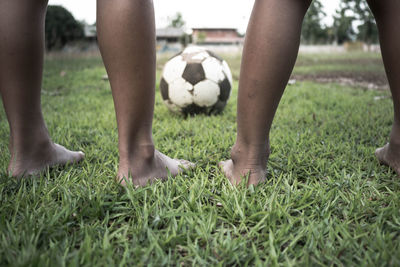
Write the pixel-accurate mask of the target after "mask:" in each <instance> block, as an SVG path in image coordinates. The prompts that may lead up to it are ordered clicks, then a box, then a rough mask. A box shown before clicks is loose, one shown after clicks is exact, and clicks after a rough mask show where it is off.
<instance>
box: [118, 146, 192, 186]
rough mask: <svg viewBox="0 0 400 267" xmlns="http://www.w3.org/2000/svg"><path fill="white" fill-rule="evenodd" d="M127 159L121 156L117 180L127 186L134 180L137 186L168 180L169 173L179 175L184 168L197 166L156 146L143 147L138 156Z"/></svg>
mask: <svg viewBox="0 0 400 267" xmlns="http://www.w3.org/2000/svg"><path fill="white" fill-rule="evenodd" d="M129 158H131V159H125V158H122V157H121V161H120V166H119V170H118V176H117V180H118V182H120V183H121V185H123V186H126V185H127V183H129V182H132V183H133V185H135V186H137V187H138V186H146V185H147V184H149V183H151V182H154V181H156V180H166V179H167V178H168V175H169V174H171V176H173V177H174V176H177V175H178V174H180V173H182V172H183V171H184V170H187V169H192V168H194V167H195V164H194V163H191V162H189V161H187V160H178V159H171V158H170V157H168V156H166V155H164V154H163V153H161V152H159V151H158V150H156V149H154V146H148V147H142V148H140V149H139V151H138V152H137V153H136V156H131V157H129Z"/></svg>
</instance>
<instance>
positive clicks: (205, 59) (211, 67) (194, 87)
mask: <svg viewBox="0 0 400 267" xmlns="http://www.w3.org/2000/svg"><path fill="white" fill-rule="evenodd" d="M160 91H161V96H162V98H163V100H164V103H165V104H166V105H167V107H168V108H169V109H170V110H171V111H173V112H178V113H182V114H185V115H187V114H197V113H205V114H218V113H220V112H221V111H222V110H223V109H224V107H225V106H226V104H227V102H228V99H229V97H230V95H231V91H232V73H231V70H230V69H229V66H228V64H227V63H226V61H225V60H223V59H222V58H220V57H218V56H217V55H216V54H214V53H213V52H211V51H208V50H205V49H203V48H201V47H196V46H191V47H188V48H186V49H185V50H183V51H182V52H181V53H179V54H178V55H176V56H174V57H173V58H171V59H170V60H169V61H168V62H167V63H166V64H165V67H164V70H163V73H162V77H161V81H160Z"/></svg>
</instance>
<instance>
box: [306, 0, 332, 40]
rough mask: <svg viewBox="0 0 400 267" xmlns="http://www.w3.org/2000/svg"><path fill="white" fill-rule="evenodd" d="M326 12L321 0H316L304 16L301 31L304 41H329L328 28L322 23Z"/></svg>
mask: <svg viewBox="0 0 400 267" xmlns="http://www.w3.org/2000/svg"><path fill="white" fill-rule="evenodd" d="M325 16H326V13H325V12H324V11H323V5H322V4H321V2H320V0H314V1H313V2H312V4H311V6H310V8H309V10H308V12H307V14H306V16H305V18H304V21H303V28H302V31H301V40H302V42H303V43H311V44H317V43H327V42H329V39H330V38H329V31H328V28H327V27H325V26H324V25H323V24H322V20H323V18H324V17H325Z"/></svg>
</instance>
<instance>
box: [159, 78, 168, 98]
mask: <svg viewBox="0 0 400 267" xmlns="http://www.w3.org/2000/svg"><path fill="white" fill-rule="evenodd" d="M168 87H169V86H168V83H167V81H166V80H164V78H162V79H161V81H160V91H161V96H162V99H163V100H167V99H169V94H168Z"/></svg>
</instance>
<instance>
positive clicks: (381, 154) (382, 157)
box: [375, 145, 388, 164]
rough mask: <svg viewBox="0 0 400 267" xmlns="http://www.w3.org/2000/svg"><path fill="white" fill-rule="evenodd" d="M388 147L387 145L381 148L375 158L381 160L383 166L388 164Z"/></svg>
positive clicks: (376, 151)
mask: <svg viewBox="0 0 400 267" xmlns="http://www.w3.org/2000/svg"><path fill="white" fill-rule="evenodd" d="M387 146H388V145H385V146H384V147H380V148H378V149H377V150H375V156H376V157H377V159H378V160H379V162H380V163H382V164H387V163H386V161H385V151H386V148H387Z"/></svg>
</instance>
